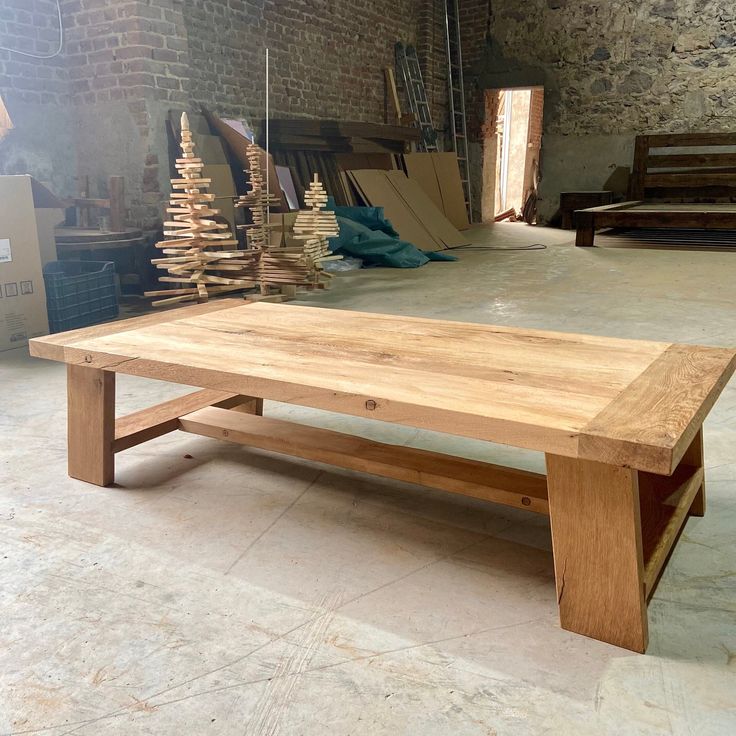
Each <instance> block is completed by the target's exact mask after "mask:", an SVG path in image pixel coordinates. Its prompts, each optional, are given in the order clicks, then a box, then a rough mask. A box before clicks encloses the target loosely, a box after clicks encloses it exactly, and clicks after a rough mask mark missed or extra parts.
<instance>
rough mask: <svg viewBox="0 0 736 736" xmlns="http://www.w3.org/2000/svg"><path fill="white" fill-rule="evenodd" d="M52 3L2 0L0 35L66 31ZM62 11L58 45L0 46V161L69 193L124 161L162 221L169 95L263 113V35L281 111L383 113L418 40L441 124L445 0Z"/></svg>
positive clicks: (82, 4) (144, 210)
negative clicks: (397, 72)
mask: <svg viewBox="0 0 736 736" xmlns="http://www.w3.org/2000/svg"><path fill="white" fill-rule="evenodd" d="M29 7H30V8H32V10H31V11H29V10H28V8H29ZM55 8H56V4H55V0H2V5H1V6H0V34H4V35H3V36H2V38H3V39H5V40H4V41H2V40H0V44H3V45H11V44H10V42H11V41H13V42H16V43H20V44H23V45H24V46H25V47H28V48H35V49H36V50H37V51H39V52H40V53H44V52H45V51H46V50H48V49H49V48H50V47H53V43H54V40H55V39H58V35H57V36H54V35H53V32H54V31H55V24H56V16H55V13H56V10H55ZM62 11H63V21H64V27H65V36H66V38H65V44H64V50H63V54H62V55H61V56H60V57H58V58H56V59H54V60H49V61H45V62H41V61H39V62H34V61H31V60H25V59H22V58H21V57H17V56H15V55H12V54H7V53H6V52H2V51H0V64H2V65H3V66H2V71H4V72H5V76H4V77H3V78H0V94H2V95H3V99H4V100H5V101H6V102H7V105H8V109H9V112H10V115H11V117H13V118H14V119H16V120H17V122H18V124H19V125H18V130H16V131H13V132H12V133H11V134H10V135H9V136H7V137H6V139H5V140H4V141H3V142H2V144H0V171H7V170H9V169H16V170H23V171H24V172H25V171H28V172H31V173H34V174H37V175H39V176H40V178H43V179H46V180H48V181H49V182H50V183H51V184H52V186H54V188H55V189H56V190H57V191H58V192H59V193H61V194H66V195H70V194H73V193H74V192H75V191H77V188H78V184H77V182H76V181H75V177H76V176H77V175H86V176H89V177H90V181H91V189H92V192H93V193H99V194H103V193H104V191H105V186H106V180H107V177H108V176H109V175H111V174H122V175H123V176H125V177H126V190H127V194H128V200H129V202H128V204H129V208H130V216H131V220H132V222H133V223H135V224H139V225H144V226H148V225H155V224H156V223H158V222H160V220H161V214H162V204H163V202H164V201H165V198H166V192H167V189H168V184H167V179H168V166H167V163H168V162H167V141H166V133H165V120H166V117H167V114H168V110H169V108H172V107H173V108H182V107H189V108H196V107H197V106H198V105H200V104H205V105H207V106H208V107H210V108H212V109H213V110H214V111H216V112H218V113H220V114H223V115H229V116H237V117H244V118H246V119H248V120H250V121H252V122H253V123H258V122H259V121H260V119H261V118H262V117H263V114H264V94H263V88H264V81H265V80H264V67H263V53H264V48H265V46H266V45H268V46H269V48H270V50H271V57H272V66H271V74H272V76H271V106H272V114H273V115H282V116H293V117H299V116H304V117H335V118H342V119H352V120H364V121H372V122H384V115H385V112H384V111H385V105H386V97H385V84H384V76H383V69H384V67H385V66H388V65H391V66H393V63H394V43H395V42H396V41H397V40H401V41H403V42H405V43H413V44H416V45H417V46H418V47H419V48H418V50H419V55H420V63H421V64H422V67H423V71H424V73H425V77H426V82H427V87H428V93H429V99H430V103H431V105H432V108H433V111H434V113H435V116H436V117H435V120H436V121H437V122H436V124H437V125H438V127H443V125H444V109H445V103H446V89H445V88H446V79H445V69H444V10H443V3H441V2H439V1H438V0H294V1H293V2H289V3H285V2H281V0H259V1H258V2H245V0H243V1H242V2H240V1H238V2H235V1H233V0H117V1H112V0H62ZM56 33H58V31H56ZM8 39H10V40H8ZM52 107H53V112H51V110H52ZM19 151H22V152H23V153H22V155H21V153H19ZM62 172H63V173H62Z"/></svg>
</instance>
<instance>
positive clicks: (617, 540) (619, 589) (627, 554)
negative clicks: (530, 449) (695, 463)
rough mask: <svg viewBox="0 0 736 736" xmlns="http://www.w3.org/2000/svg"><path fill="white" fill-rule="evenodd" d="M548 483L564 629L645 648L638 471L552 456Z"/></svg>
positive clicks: (558, 597) (553, 543) (558, 590)
mask: <svg viewBox="0 0 736 736" xmlns="http://www.w3.org/2000/svg"><path fill="white" fill-rule="evenodd" d="M547 485H548V492H549V512H550V523H551V526H552V547H553V552H554V563H555V580H556V583H557V600H558V604H559V609H560V623H561V625H562V628H564V629H567V630H569V631H574V632H576V633H578V634H584V635H585V636H590V637H593V638H594V639H600V640H601V641H606V642H609V643H610V644H615V645H617V646H620V647H624V648H626V649H631V650H633V651H636V652H644V651H645V650H646V648H647V642H648V628H647V607H646V600H645V598H644V580H643V559H642V535H641V520H640V508H639V483H638V475H637V472H636V471H635V470H630V469H627V468H619V467H615V466H612V465H605V464H603V463H597V462H591V461H588V460H575V459H572V458H566V457H559V456H557V455H547Z"/></svg>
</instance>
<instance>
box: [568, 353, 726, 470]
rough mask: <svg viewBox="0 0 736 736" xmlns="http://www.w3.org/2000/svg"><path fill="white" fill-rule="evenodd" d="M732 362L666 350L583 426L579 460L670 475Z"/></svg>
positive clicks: (716, 356)
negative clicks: (628, 466)
mask: <svg viewBox="0 0 736 736" xmlns="http://www.w3.org/2000/svg"><path fill="white" fill-rule="evenodd" d="M735 361H736V356H735V355H734V351H733V350H729V349H718V348H702V347H699V346H697V345H672V346H670V347H669V348H667V350H666V351H665V352H664V353H663V354H662V355H661V356H659V358H657V359H656V360H655V361H653V362H652V363H651V365H650V366H649V367H648V368H647V369H646V370H645V371H643V372H642V373H641V375H640V376H638V378H637V379H636V380H634V381H632V383H631V384H630V385H629V386H628V387H627V388H626V389H625V390H624V391H623V392H622V393H621V394H620V395H619V396H618V397H617V399H616V400H615V401H613V402H611V403H610V404H609V405H608V406H607V407H606V409H604V410H603V411H602V412H600V413H599V414H598V415H597V416H596V417H595V418H594V419H593V420H592V421H591V422H590V423H589V424H588V425H586V426H585V428H584V429H583V432H582V433H581V437H580V446H579V449H578V456H579V457H585V458H589V459H596V460H599V461H601V462H606V463H609V464H611V465H630V466H631V467H635V468H640V469H642V470H649V471H651V472H653V473H659V474H661V475H669V474H671V473H672V472H673V471H674V470H675V468H676V467H677V465H678V464H679V462H680V460H681V459H682V456H683V455H684V454H685V452H686V450H687V449H688V448H689V447H690V445H691V443H692V441H693V439H694V438H695V435H696V434H697V433H698V432H699V431H700V428H701V426H702V424H703V420H704V419H705V417H706V415H707V414H708V412H709V411H710V410H711V408H712V406H713V404H714V403H715V401H716V399H717V398H718V396H720V394H721V391H722V390H723V388H724V386H725V385H726V383H727V381H728V379H729V377H730V376H731V374H732V373H733V370H734V363H735Z"/></svg>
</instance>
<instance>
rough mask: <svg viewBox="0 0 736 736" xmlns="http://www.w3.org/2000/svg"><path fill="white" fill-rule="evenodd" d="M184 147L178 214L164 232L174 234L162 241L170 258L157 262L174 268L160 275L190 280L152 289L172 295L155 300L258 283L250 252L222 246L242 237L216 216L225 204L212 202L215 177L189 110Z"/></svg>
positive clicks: (174, 199)
mask: <svg viewBox="0 0 736 736" xmlns="http://www.w3.org/2000/svg"><path fill="white" fill-rule="evenodd" d="M181 150H182V158H178V159H177V160H176V169H177V171H178V172H179V174H180V175H181V178H180V179H172V180H171V186H172V188H173V192H172V194H171V207H169V208H168V209H167V210H166V211H167V212H168V213H169V214H170V215H172V219H171V220H170V221H166V222H164V236H169V237H170V238H171V239H170V240H163V241H162V242H160V243H157V244H156V247H157V248H160V249H161V250H162V251H163V253H165V254H166V258H156V259H154V260H153V261H151V262H152V263H153V264H155V265H156V267H157V268H162V269H165V270H166V271H168V272H169V276H162V277H161V278H160V279H159V280H160V281H162V282H168V283H176V284H186V285H187V286H184V287H182V288H178V289H165V290H161V291H148V292H146V296H152V297H159V296H162V297H166V298H164V299H158V300H157V301H154V302H153V304H154V306H160V305H164V304H173V303H176V302H185V301H192V300H196V301H199V302H204V301H207V299H208V298H209V296H210V295H211V294H221V293H223V292H226V291H236V290H238V289H243V288H246V287H252V286H255V284H254V282H253V279H249V278H248V277H247V270H248V267H249V265H250V262H249V261H248V260H244V259H243V258H244V255H245V253H246V252H245V251H242V250H221V249H222V248H223V247H224V246H232V245H237V244H238V241H237V240H236V239H235V238H233V236H232V234H231V233H230V229H229V227H228V226H227V225H224V224H221V223H218V222H216V221H215V220H213V219H212V218H213V217H214V216H215V215H218V214H219V213H220V210H218V209H217V208H215V207H214V206H213V205H212V202H213V201H214V199H215V195H214V194H210V193H208V192H207V191H206V190H207V188H208V186H209V185H210V184H211V183H212V180H211V179H206V178H203V177H202V159H200V158H197V157H196V156H195V155H194V142H193V141H192V133H191V131H190V130H189V119H188V118H187V114H186V113H183V114H182V116H181ZM218 274H222V275H218Z"/></svg>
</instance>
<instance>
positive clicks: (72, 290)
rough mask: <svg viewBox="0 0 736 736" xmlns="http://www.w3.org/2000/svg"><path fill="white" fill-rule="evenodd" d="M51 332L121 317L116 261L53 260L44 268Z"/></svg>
mask: <svg viewBox="0 0 736 736" xmlns="http://www.w3.org/2000/svg"><path fill="white" fill-rule="evenodd" d="M43 280H44V283H45V285H46V307H47V309H48V314H49V329H50V330H51V332H63V331H64V330H73V329H76V328H77V327H86V326H87V325H94V324H96V323H97V322H104V321H105V320H106V319H113V318H114V317H117V316H118V295H117V289H116V286H115V264H114V263H112V262H111V261H52V262H51V263H47V264H46V265H45V266H44V267H43Z"/></svg>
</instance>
